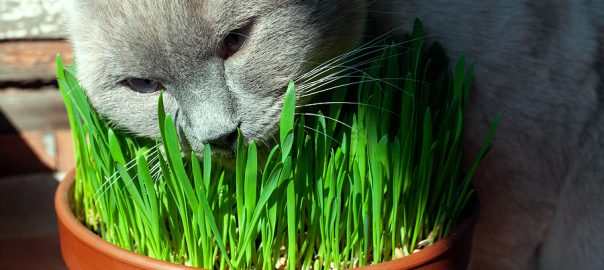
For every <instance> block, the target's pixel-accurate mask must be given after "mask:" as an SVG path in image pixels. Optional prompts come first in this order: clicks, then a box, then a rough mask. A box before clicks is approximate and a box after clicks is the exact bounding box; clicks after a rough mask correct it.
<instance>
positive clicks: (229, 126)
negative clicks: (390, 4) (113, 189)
mask: <svg viewBox="0 0 604 270" xmlns="http://www.w3.org/2000/svg"><path fill="white" fill-rule="evenodd" d="M363 2H364V0H245V1H243V0H242V1H239V0H237V1H227V0H102V1H101V0H79V1H78V0H74V4H73V5H74V7H73V8H74V9H73V10H74V12H73V13H72V18H71V23H70V29H71V38H72V41H73V43H74V46H75V54H76V58H77V68H78V70H77V71H78V77H79V80H80V81H81V83H82V85H83V86H84V88H85V89H86V91H87V95H88V96H89V98H90V101H91V102H92V104H93V106H94V107H95V108H96V110H97V111H98V112H99V113H100V114H101V115H103V116H104V117H105V118H107V119H108V120H109V121H110V122H111V123H112V124H113V125H115V126H116V127H118V128H120V129H124V130H126V131H128V132H131V133H134V134H136V135H139V136H149V137H155V136H157V134H158V133H159V126H158V121H157V101H158V97H159V95H160V92H161V91H163V95H164V106H165V108H166V112H167V113H169V114H171V115H172V116H173V117H174V118H175V121H176V125H177V128H178V129H179V132H180V133H181V136H184V137H186V139H187V141H188V142H189V144H190V146H191V148H192V149H193V150H194V151H195V152H196V153H202V149H203V145H204V144H205V143H210V144H211V145H213V149H216V148H218V151H220V150H221V149H222V150H225V152H232V149H234V147H235V142H236V137H237V136H236V134H237V129H240V130H241V132H242V133H243V135H244V136H245V139H246V141H247V142H249V141H252V140H255V141H258V142H264V143H270V142H274V134H275V132H276V131H277V129H278V123H279V117H280V113H281V105H282V103H283V98H284V94H285V89H286V86H287V84H288V81H290V80H293V79H297V78H300V77H301V76H302V75H304V74H305V73H307V72H308V71H309V70H310V69H312V68H313V67H314V66H316V65H317V63H318V62H321V61H323V60H326V59H329V58H331V57H333V56H336V55H339V54H341V53H343V52H346V51H348V50H350V49H351V48H353V47H354V46H355V45H356V44H358V43H359V41H360V39H361V37H362V35H363V31H364V29H363V28H364V25H365V22H364V19H365V11H364V6H365V5H366V4H365V3H363ZM302 94H303V93H300V92H299V93H298V96H300V95H302Z"/></svg>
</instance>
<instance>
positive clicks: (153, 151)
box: [92, 146, 158, 203]
mask: <svg viewBox="0 0 604 270" xmlns="http://www.w3.org/2000/svg"><path fill="white" fill-rule="evenodd" d="M157 153H158V147H157V146H153V147H152V148H150V149H149V150H147V152H145V153H144V155H145V158H149V157H150V156H152V155H156V154H157ZM156 158H158V156H155V158H153V159H156ZM134 166H136V159H132V160H130V161H129V162H128V163H126V164H125V166H124V167H125V168H126V170H127V171H129V170H131V169H132V168H134ZM118 179H119V172H115V173H114V174H113V175H111V176H110V177H105V182H104V183H103V184H102V185H101V186H100V187H99V189H98V190H97V192H95V194H94V195H93V196H92V198H96V199H95V200H94V201H95V203H96V202H97V201H98V200H99V199H100V198H101V197H102V196H103V195H105V193H106V192H107V191H108V190H109V189H110V188H111V187H112V186H113V185H114V184H115V183H116V182H117V180H118Z"/></svg>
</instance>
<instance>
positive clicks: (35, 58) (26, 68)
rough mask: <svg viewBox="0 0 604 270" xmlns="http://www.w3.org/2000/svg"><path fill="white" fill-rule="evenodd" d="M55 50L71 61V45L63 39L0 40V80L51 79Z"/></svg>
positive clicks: (52, 76) (53, 72) (53, 71)
mask: <svg viewBox="0 0 604 270" xmlns="http://www.w3.org/2000/svg"><path fill="white" fill-rule="evenodd" d="M57 53H60V54H61V55H62V56H63V58H64V59H65V62H66V63H70V62H71V59H72V57H73V54H72V46H71V44H70V43H68V42H67V41H62V40H45V41H43V40H39V41H5V42H0V83H1V82H23V81H53V80H54V79H55V74H56V72H55V59H56V55H57Z"/></svg>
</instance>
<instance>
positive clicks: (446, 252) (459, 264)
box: [55, 170, 477, 270]
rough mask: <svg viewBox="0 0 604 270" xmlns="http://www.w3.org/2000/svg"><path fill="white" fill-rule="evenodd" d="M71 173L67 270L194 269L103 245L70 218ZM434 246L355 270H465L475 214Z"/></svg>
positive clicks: (65, 200) (62, 232) (58, 202)
mask: <svg viewBox="0 0 604 270" xmlns="http://www.w3.org/2000/svg"><path fill="white" fill-rule="evenodd" d="M74 179H75V172H74V171H73V170H72V171H70V172H69V173H68V174H67V176H65V179H64V180H63V181H62V182H61V184H60V185H59V187H58V189H57V192H56V194H55V208H56V212H57V218H58V222H59V236H60V238H61V252H62V253H63V259H64V260H65V263H66V264H67V266H68V267H69V269H72V270H77V269H86V270H97V269H98V270H106V269H195V268H191V267H186V266H182V265H176V264H171V263H168V262H163V261H160V260H156V259H152V258H149V257H146V256H142V255H139V254H136V253H133V252H130V251H127V250H125V249H122V248H119V247H117V246H114V245H112V244H109V243H107V242H105V241H104V240H103V239H102V238H100V237H98V236H97V235H96V234H94V233H92V232H91V231H90V230H88V229H87V228H86V227H84V225H82V224H81V223H80V222H79V221H78V220H77V219H76V217H75V216H74V214H73V212H72V210H71V207H70V205H71V204H70V201H71V199H72V192H71V186H72V184H73V182H74ZM473 212H474V213H473V214H472V215H470V216H469V218H466V219H464V221H462V222H461V224H460V225H459V226H458V228H457V229H456V230H455V231H454V232H453V233H452V234H451V235H450V236H448V237H446V238H445V239H442V240H440V241H438V243H436V244H434V245H432V246H430V247H428V248H425V249H423V250H422V251H420V252H417V253H414V254H411V255H409V256H406V257H404V258H401V259H397V260H393V261H389V262H386V263H382V264H377V265H371V266H365V267H361V268H358V269H362V270H374V269H375V270H377V269H430V270H436V269H443V270H444V269H446V270H455V269H465V268H466V266H467V262H468V259H469V255H470V249H471V238H472V237H471V236H472V231H473V230H472V229H473V224H474V220H475V218H476V216H477V215H476V212H477V211H473Z"/></svg>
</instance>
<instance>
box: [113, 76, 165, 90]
mask: <svg viewBox="0 0 604 270" xmlns="http://www.w3.org/2000/svg"><path fill="white" fill-rule="evenodd" d="M122 84H123V85H125V86H126V87H128V88H130V89H131V90H132V91H134V92H137V93H141V94H150V93H154V92H157V91H161V90H164V89H165V87H164V86H163V85H162V83H160V82H158V81H156V80H149V79H140V78H133V79H127V80H124V81H122Z"/></svg>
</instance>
